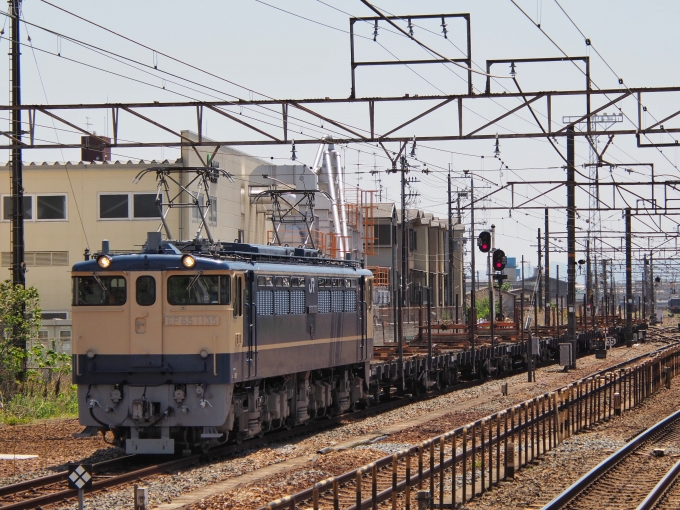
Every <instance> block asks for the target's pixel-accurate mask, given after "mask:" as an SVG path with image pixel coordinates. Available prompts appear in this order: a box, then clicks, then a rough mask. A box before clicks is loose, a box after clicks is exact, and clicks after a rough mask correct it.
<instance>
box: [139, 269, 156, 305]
mask: <svg viewBox="0 0 680 510" xmlns="http://www.w3.org/2000/svg"><path fill="white" fill-rule="evenodd" d="M136 290H137V304H138V305H140V306H151V305H152V304H154V303H155V302H156V279H155V278H154V277H153V276H140V277H139V278H137V284H136Z"/></svg>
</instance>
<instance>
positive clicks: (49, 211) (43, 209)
mask: <svg viewBox="0 0 680 510" xmlns="http://www.w3.org/2000/svg"><path fill="white" fill-rule="evenodd" d="M36 202H37V203H38V218H37V219H38V220H65V219H66V195H37V196H36Z"/></svg>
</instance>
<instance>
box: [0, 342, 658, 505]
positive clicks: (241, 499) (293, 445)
mask: <svg viewBox="0 0 680 510" xmlns="http://www.w3.org/2000/svg"><path fill="white" fill-rule="evenodd" d="M660 345H661V344H658V343H652V342H649V343H646V344H640V345H637V346H635V347H634V348H633V349H617V350H615V351H614V353H613V356H612V357H610V358H608V359H607V360H596V359H595V358H594V356H588V357H585V358H582V359H581V360H579V369H578V370H575V371H570V372H568V373H565V372H562V371H561V369H560V368H559V367H555V366H549V367H545V368H541V369H538V370H537V372H536V380H537V382H536V383H527V382H526V374H519V375H515V376H512V377H509V378H507V379H504V380H503V382H507V383H508V387H509V393H510V394H509V396H507V397H504V396H501V395H500V382H498V381H490V382H487V383H485V384H483V385H480V386H477V387H474V388H468V389H463V390H459V391H454V392H451V393H449V394H446V395H443V396H440V397H437V398H434V399H431V400H427V401H421V402H416V403H413V404H410V405H408V406H405V407H402V408H400V409H395V410H393V411H390V412H387V413H384V414H381V415H379V416H373V417H369V418H366V419H363V420H361V421H357V422H353V421H347V422H346V423H345V424H343V425H342V426H340V427H337V428H335V429H331V430H328V431H325V432H322V433H320V434H316V435H314V436H312V437H306V438H305V437H303V438H299V439H296V440H293V441H291V442H290V443H288V444H272V445H270V446H268V447H265V448H261V449H259V450H252V451H249V452H246V453H243V454H241V456H240V457H237V458H231V459H227V460H223V461H219V462H215V463H213V464H210V465H206V466H200V467H197V468H194V469H190V470H186V471H182V472H181V473H173V474H169V475H157V476H154V477H150V478H148V479H145V480H144V482H143V483H144V485H145V486H147V487H149V499H150V504H151V505H150V507H152V508H153V506H154V505H159V504H161V503H165V502H170V501H172V500H173V499H174V498H176V497H178V496H179V495H181V494H184V493H186V492H191V491H194V490H196V489H199V488H202V487H205V486H207V485H210V484H213V483H216V482H220V481H223V480H228V479H232V478H234V477H238V476H240V475H243V474H246V473H250V472H253V471H254V470H257V469H260V468H263V467H266V466H269V465H272V464H277V463H280V462H283V461H285V460H288V459H292V458H296V457H300V456H305V455H310V454H315V453H316V452H317V451H318V450H319V449H321V448H324V447H328V446H335V445H338V444H340V443H342V442H345V441H349V440H352V439H356V438H357V436H361V435H364V434H369V433H373V434H377V433H379V431H381V430H382V429H384V428H385V427H387V426H390V425H394V424H398V423H401V422H404V421H407V420H410V419H413V418H417V417H419V416H422V415H423V414H425V413H429V412H432V411H437V410H446V409H452V412H451V413H447V414H445V415H444V416H441V417H439V418H437V419H435V420H431V421H429V422H427V423H425V424H421V425H419V426H417V427H412V428H410V429H406V430H403V431H401V432H398V433H395V434H392V435H391V436H390V437H389V438H388V439H385V440H383V441H380V442H376V443H374V444H370V445H361V446H357V447H355V448H352V449H350V450H347V451H343V452H331V453H328V454H326V455H323V456H319V457H318V458H317V460H316V461H315V462H313V463H310V464H309V465H306V466H305V467H304V468H303V469H295V470H293V471H291V472H288V473H282V474H279V475H275V476H273V477H271V478H268V479H267V480H266V482H262V483H254V484H250V485H246V486H244V487H240V488H238V489H237V490H234V491H231V493H230V494H228V495H220V496H214V497H211V498H208V499H206V500H204V501H203V502H201V503H198V504H196V505H194V506H192V507H191V508H194V509H207V508H254V507H256V506H258V505H259V504H265V503H266V502H267V501H269V500H273V499H276V498H277V497H280V496H282V495H285V494H290V493H294V492H296V491H298V490H302V489H304V488H307V487H309V486H310V485H311V484H312V483H314V482H315V481H318V480H321V479H324V478H327V477H328V476H331V475H337V474H341V473H343V472H346V471H348V470H350V469H353V468H354V467H357V466H360V465H362V464H365V463H368V462H371V461H372V460H375V459H378V458H381V457H383V456H385V455H386V454H391V453H394V452H396V451H399V450H402V449H405V448H407V447H408V446H410V445H413V444H417V443H418V442H419V441H422V440H424V439H427V438H429V437H432V436H433V435H437V434H439V433H442V432H445V431H447V430H451V429H452V428H455V427H458V426H460V425H464V424H466V423H469V422H471V421H474V420H476V419H478V418H481V417H484V416H486V415H488V414H492V413H494V412H496V411H498V410H501V409H505V408H507V407H509V406H511V405H513V404H516V403H519V402H522V401H524V400H526V399H528V398H531V397H533V396H536V395H539V394H542V393H544V392H546V391H549V390H550V389H552V388H556V387H559V386H562V385H564V384H566V383H568V382H571V381H573V380H576V379H579V378H581V377H583V376H585V375H588V374H590V373H592V372H595V371H597V370H600V369H602V368H605V367H606V366H611V365H613V364H615V363H618V362H620V361H623V360H625V359H629V358H632V357H635V356H638V355H641V354H644V353H646V352H649V351H652V350H654V349H657V348H658V347H660ZM466 405H467V406H468V407H469V408H468V409H457V410H454V408H455V407H461V406H466ZM45 427H47V432H44V430H45ZM81 428H82V427H80V426H78V425H77V420H51V421H49V422H47V425H45V424H37V425H30V426H25V427H24V428H22V429H21V432H19V431H18V429H19V427H16V429H17V430H15V431H13V432H12V431H11V430H5V429H11V428H10V427H4V428H0V448H3V447H4V448H5V449H6V450H7V448H8V447H11V446H13V445H14V444H17V443H18V442H17V441H12V439H13V438H18V437H22V438H24V437H25V438H27V440H25V441H23V443H24V445H23V450H21V451H20V449H19V448H17V450H16V453H31V452H40V451H43V450H42V446H41V445H42V444H43V443H44V442H45V438H49V437H54V438H55V439H54V444H53V445H52V446H50V445H49V444H48V448H47V450H48V455H47V457H42V456H41V458H39V459H36V460H33V461H16V464H17V466H19V467H20V469H19V468H18V469H17V474H16V476H15V475H14V472H13V465H12V462H11V461H4V462H3V463H0V469H2V471H0V474H1V475H2V477H3V485H4V484H8V483H12V482H13V481H16V480H19V479H26V478H33V477H35V476H38V475H40V474H42V473H47V472H53V471H54V470H59V469H64V468H65V463H66V462H68V461H69V460H73V461H76V460H83V459H88V458H94V459H97V460H103V459H104V458H112V457H115V456H118V455H120V454H121V453H122V451H121V450H120V449H117V448H112V447H109V446H108V445H106V443H104V442H103V441H102V440H101V437H98V438H89V439H78V440H74V439H72V438H71V437H70V434H71V433H73V432H80V430H81ZM50 431H52V432H51V435H50ZM631 433H633V432H632V431H631V430H628V434H629V435H630V434H631ZM3 439H4V441H5V445H9V446H3ZM8 439H9V441H8ZM11 451H12V450H9V452H10V453H11ZM0 453H5V452H1V451H0ZM20 463H22V464H20ZM43 465H44V467H43ZM265 500H266V501H265ZM239 505H241V506H239ZM86 506H89V507H90V508H97V509H99V510H102V509H124V508H130V509H131V508H133V505H132V489H131V488H130V487H129V486H128V487H125V488H121V489H111V490H109V491H106V492H101V493H97V494H94V495H92V497H87V498H86ZM75 507H76V505H75V503H74V502H72V503H70V504H68V505H65V506H64V505H60V506H53V507H51V508H64V509H66V508H68V509H71V508H75Z"/></svg>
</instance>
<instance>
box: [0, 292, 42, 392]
mask: <svg viewBox="0 0 680 510" xmlns="http://www.w3.org/2000/svg"><path fill="white" fill-rule="evenodd" d="M41 324H42V310H41V308H40V297H39V296H38V290H37V289H36V288H35V287H29V288H28V289H26V288H24V287H23V285H14V284H13V283H12V282H11V281H9V280H5V281H4V282H2V283H0V335H1V336H2V338H1V339H0V390H1V391H2V393H3V394H4V395H8V394H12V393H14V391H16V388H17V382H18V381H17V377H20V376H21V374H22V373H23V372H25V370H26V360H27V357H28V353H27V351H26V344H27V343H28V341H29V340H30V339H31V338H33V336H34V334H35V332H36V331H37V330H38V329H40V326H41Z"/></svg>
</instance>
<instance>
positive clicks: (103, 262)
mask: <svg viewBox="0 0 680 510" xmlns="http://www.w3.org/2000/svg"><path fill="white" fill-rule="evenodd" d="M97 264H99V267H101V268H102V269H108V268H109V267H110V266H111V257H109V256H108V255H99V257H97Z"/></svg>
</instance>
